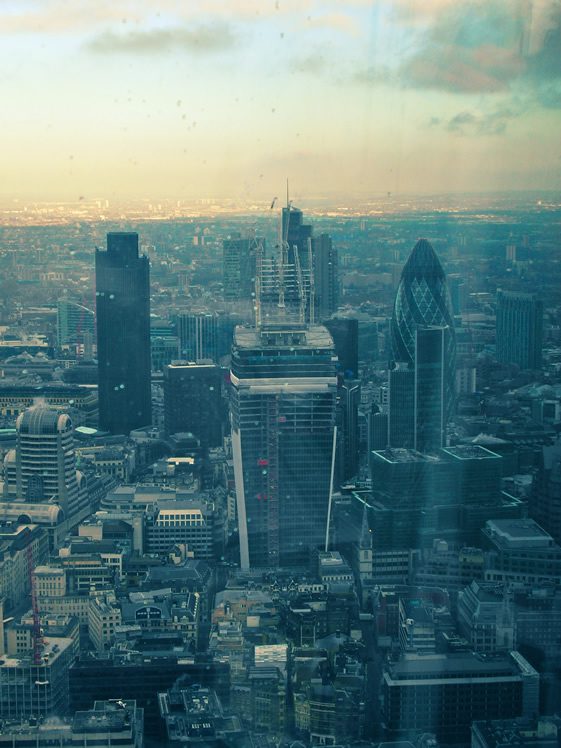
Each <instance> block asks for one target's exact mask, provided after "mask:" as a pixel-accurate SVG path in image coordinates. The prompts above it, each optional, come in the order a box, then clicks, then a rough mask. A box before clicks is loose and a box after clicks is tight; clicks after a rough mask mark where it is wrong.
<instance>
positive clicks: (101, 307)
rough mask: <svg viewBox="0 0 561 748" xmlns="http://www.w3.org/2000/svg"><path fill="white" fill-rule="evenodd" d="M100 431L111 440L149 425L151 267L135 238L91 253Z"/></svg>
mask: <svg viewBox="0 0 561 748" xmlns="http://www.w3.org/2000/svg"><path fill="white" fill-rule="evenodd" d="M95 275H96V310H97V357H98V369H99V425H100V427H101V428H102V429H106V430H107V431H110V432H111V433H113V434H128V433H129V432H130V431H131V430H132V429H136V428H140V427H141V426H147V425H149V424H151V423H152V407H151V390H150V373H151V372H150V266H149V263H148V258H147V257H144V256H142V257H139V255H138V234H133V233H124V232H118V233H110V234H107V251H103V250H100V249H96V253H95Z"/></svg>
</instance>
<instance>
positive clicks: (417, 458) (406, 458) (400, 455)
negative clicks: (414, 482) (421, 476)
mask: <svg viewBox="0 0 561 748" xmlns="http://www.w3.org/2000/svg"><path fill="white" fill-rule="evenodd" d="M372 455H373V456H375V457H377V458H378V459H380V460H384V462H389V463H392V464H398V463H406V462H418V463H437V462H440V463H443V462H444V460H443V458H442V457H441V456H440V455H427V454H422V453H421V452H416V451H415V450H414V449H401V448H396V449H379V450H374V451H373V452H372Z"/></svg>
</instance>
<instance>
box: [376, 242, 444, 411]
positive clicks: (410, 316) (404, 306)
mask: <svg viewBox="0 0 561 748" xmlns="http://www.w3.org/2000/svg"><path fill="white" fill-rule="evenodd" d="M433 326H436V327H447V328H448V330H447V333H446V335H445V340H444V361H445V366H446V371H445V374H444V413H445V421H447V420H448V419H449V417H450V415H451V413H452V411H453V408H454V400H455V398H454V389H455V375H456V336H455V333H454V320H453V316H452V305H451V301H450V295H449V292H448V288H447V285H446V276H445V274H444V270H443V269H442V265H441V264H440V261H439V259H438V257H437V256H436V253H435V251H434V249H433V248H432V245H431V244H430V243H429V242H428V241H427V240H426V239H421V240H419V241H418V242H417V244H416V245H415V247H414V248H413V251H412V252H411V255H410V256H409V259H408V260H407V262H406V264H405V267H404V268H403V272H402V274H401V280H400V283H399V287H398V289H397V295H396V298H395V304H394V308H393V316H392V321H391V347H392V357H393V360H394V361H396V362H403V363H408V364H410V365H413V364H414V360H415V331H416V330H417V328H419V327H433Z"/></svg>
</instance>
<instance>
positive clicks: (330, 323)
mask: <svg viewBox="0 0 561 748" xmlns="http://www.w3.org/2000/svg"><path fill="white" fill-rule="evenodd" d="M323 324H324V325H325V326H326V327H327V329H328V330H329V332H330V333H331V337H332V338H333V342H334V343H335V353H336V354H337V358H338V359H339V371H341V372H342V373H343V374H344V375H345V376H347V377H351V378H354V377H357V376H358V319H353V318H349V317H332V318H331V319H327V320H325V322H324V323H323Z"/></svg>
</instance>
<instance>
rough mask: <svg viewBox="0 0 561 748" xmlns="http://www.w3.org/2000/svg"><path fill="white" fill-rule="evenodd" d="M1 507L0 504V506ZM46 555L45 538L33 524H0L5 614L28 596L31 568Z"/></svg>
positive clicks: (1, 591)
mask: <svg viewBox="0 0 561 748" xmlns="http://www.w3.org/2000/svg"><path fill="white" fill-rule="evenodd" d="M0 508H1V504H0ZM48 556H49V539H48V535H47V533H46V532H45V530H44V529H43V528H41V527H39V526H37V525H23V524H11V523H4V524H2V525H0V597H2V598H3V599H4V607H5V609H6V610H7V611H9V610H10V609H11V608H13V607H16V606H18V605H19V604H20V603H21V602H22V601H23V600H24V598H25V597H26V595H28V594H29V590H30V579H31V574H30V571H31V570H30V568H29V567H30V565H31V568H33V567H34V566H36V565H38V564H43V563H45V561H46V560H47V559H48Z"/></svg>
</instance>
